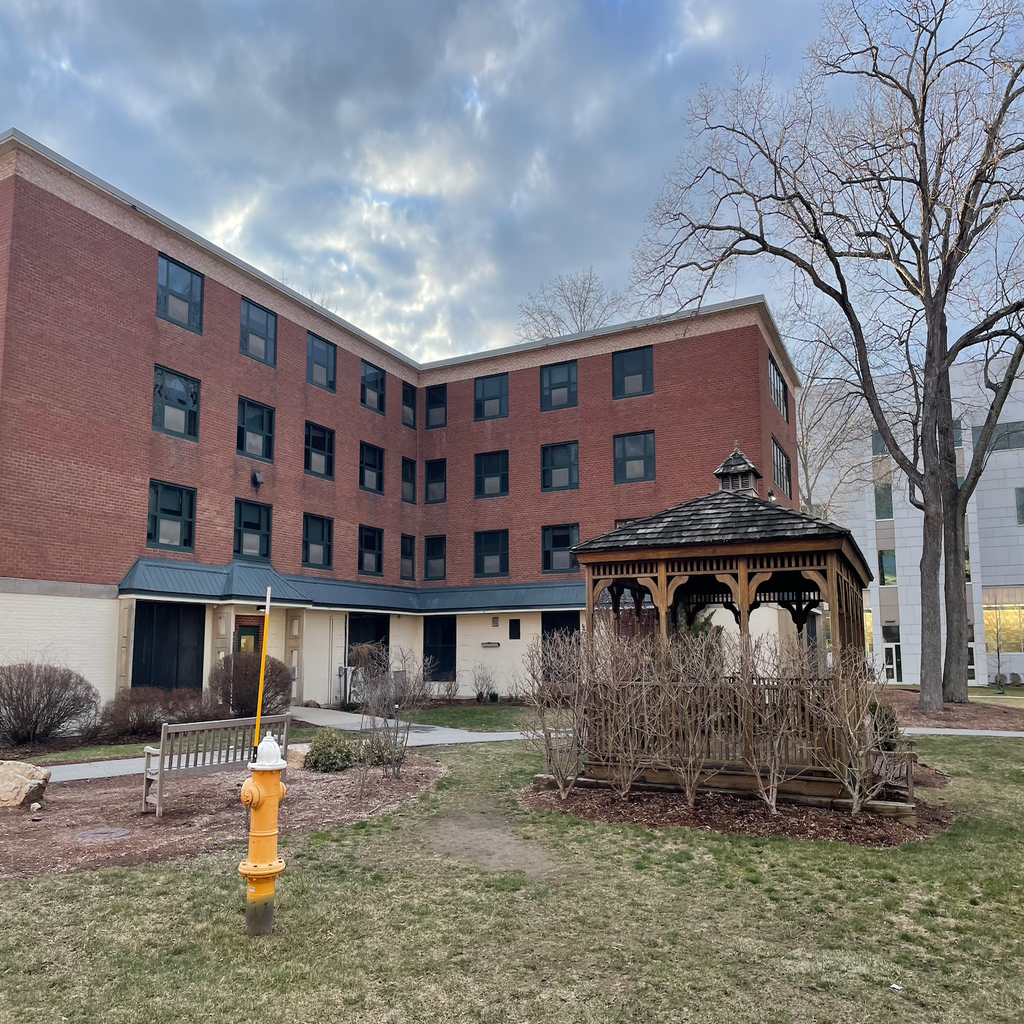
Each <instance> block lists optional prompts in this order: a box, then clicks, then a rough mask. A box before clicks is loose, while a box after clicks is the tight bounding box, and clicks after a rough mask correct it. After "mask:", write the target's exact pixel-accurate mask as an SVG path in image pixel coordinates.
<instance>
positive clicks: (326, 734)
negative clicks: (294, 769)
mask: <svg viewBox="0 0 1024 1024" xmlns="http://www.w3.org/2000/svg"><path fill="white" fill-rule="evenodd" d="M358 755H359V751H358V749H357V747H356V746H355V745H354V744H353V743H351V742H350V741H349V738H348V737H347V736H346V735H345V734H344V733H343V732H339V731H338V730H337V729H317V731H316V732H315V733H313V739H312V741H311V742H310V744H309V753H308V754H306V759H305V761H303V763H302V767H303V768H305V769H306V770H307V771H311V772H343V771H344V770H345V769H346V768H351V767H352V765H353V764H355V762H356V760H357V759H358Z"/></svg>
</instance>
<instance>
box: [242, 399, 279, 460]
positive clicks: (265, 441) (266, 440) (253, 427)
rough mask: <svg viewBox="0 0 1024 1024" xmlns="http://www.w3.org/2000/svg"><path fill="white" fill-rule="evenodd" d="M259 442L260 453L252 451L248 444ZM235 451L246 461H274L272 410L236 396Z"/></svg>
mask: <svg viewBox="0 0 1024 1024" xmlns="http://www.w3.org/2000/svg"><path fill="white" fill-rule="evenodd" d="M257 438H258V439H259V441H260V452H259V454H257V453H256V452H254V451H252V450H251V449H250V447H249V444H250V442H251V441H253V440H254V439H257ZM235 450H236V451H237V452H238V454H239V455H244V456H245V457H246V458H247V459H256V460H257V461H258V462H273V461H274V410H273V409H272V408H271V407H270V406H269V405H264V404H263V403H262V402H254V401H253V400H252V399H251V398H244V397H243V396H242V395H239V396H238V428H237V432H236V444H235Z"/></svg>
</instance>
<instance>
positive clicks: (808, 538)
mask: <svg viewBox="0 0 1024 1024" xmlns="http://www.w3.org/2000/svg"><path fill="white" fill-rule="evenodd" d="M735 455H736V453H735V452H734V453H733V456H730V458H733V457H734V456H735ZM743 461H744V463H746V464H747V465H749V463H747V460H746V459H745V458H744V460H743ZM728 462H729V460H728V459H727V460H726V462H725V463H723V466H726V465H727V464H728ZM742 471H744V472H746V471H747V470H746V469H745V468H744V469H743V470H742ZM755 472H756V470H755ZM573 550H574V552H575V554H576V558H577V560H578V561H579V562H580V564H581V565H583V567H584V568H585V570H586V574H587V628H588V630H590V629H592V628H593V616H594V607H595V605H596V603H597V600H598V598H599V597H600V595H601V592H602V591H603V590H605V589H608V590H609V591H610V593H611V597H612V609H613V616H614V620H615V622H616V625H617V623H618V607H619V598H620V597H621V595H622V593H623V592H624V591H625V590H629V591H631V592H632V593H633V595H634V601H636V600H637V597H638V596H639V597H640V599H641V600H642V598H643V591H645V590H646V591H648V592H649V593H650V594H651V598H652V600H653V602H654V605H655V608H656V609H657V611H658V615H659V619H660V626H661V633H662V636H666V637H667V636H668V626H669V618H670V616H671V617H673V618H675V616H676V613H677V610H678V606H679V605H680V604H682V605H683V607H684V609H685V610H686V615H687V621H688V622H690V621H692V615H694V614H696V611H695V609H697V610H699V609H700V608H702V607H705V606H706V605H707V604H716V603H717V604H723V605H725V606H726V607H729V608H730V609H731V610H732V611H733V613H734V614H735V615H736V618H737V620H738V621H739V625H740V630H741V631H742V632H743V633H747V632H748V630H749V615H750V612H751V611H752V610H753V609H755V608H757V607H758V606H759V605H760V604H761V603H762V602H773V603H775V604H778V605H780V606H781V607H783V608H786V609H787V610H788V611H789V612H790V614H791V615H792V617H793V620H794V622H795V623H796V625H797V629H798V630H801V631H802V630H803V627H804V624H805V623H806V621H807V616H808V615H809V613H810V611H811V609H812V608H814V607H815V606H816V605H818V604H821V603H827V604H828V607H829V617H830V623H831V631H832V638H833V643H834V644H835V645H839V644H858V645H860V646H863V645H864V616H863V589H864V588H865V587H866V586H867V585H868V583H869V582H870V581H871V579H872V574H871V570H870V568H869V567H868V564H867V561H866V559H865V558H864V555H863V553H862V552H861V550H860V548H859V547H858V546H857V542H856V541H855V540H854V539H853V535H852V534H851V532H850V531H849V530H847V529H845V528H844V527H842V526H839V525H837V524H836V523H829V522H826V521H825V520H822V519H815V518H814V517H813V516H809V515H805V514H804V513H802V512H797V511H794V510H793V509H790V508H785V507H784V506H782V505H778V504H776V503H774V502H771V501H766V500H764V499H762V498H758V497H754V496H752V495H749V494H741V493H736V492H735V491H715V492H714V493H712V494H708V495H705V496H704V497H701V498H694V499H693V500H691V501H685V502H683V503H682V504H681V505H676V506H675V507H673V508H669V509H666V510H665V511H664V512H659V513H658V514H657V515H653V516H648V517H646V518H644V519H637V520H634V521H633V522H630V523H628V524H626V525H624V526H621V527H619V528H618V529H617V530H612V531H611V532H609V533H605V534H603V535H601V536H600V537H595V538H593V539H592V540H588V541H585V542H583V543H582V544H579V545H577V546H576V547H575V548H574V549H573Z"/></svg>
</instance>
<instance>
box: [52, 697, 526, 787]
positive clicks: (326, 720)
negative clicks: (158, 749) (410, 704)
mask: <svg viewBox="0 0 1024 1024" xmlns="http://www.w3.org/2000/svg"><path fill="white" fill-rule="evenodd" d="M301 710H302V715H301V717H300V716H299V715H294V719H295V722H304V723H308V724H309V725H315V726H319V727H321V728H325V729H343V730H345V731H347V732H358V730H359V729H360V728H366V727H367V726H368V723H367V721H366V720H365V719H364V718H363V717H362V716H361V715H351V714H348V713H347V712H345V711H330V710H329V709H327V708H302V709H301ZM518 739H522V733H518V732H470V731H469V730H468V729H446V728H444V727H442V726H439V725H418V724H416V723H413V724H412V725H411V726H410V727H409V746H410V747H441V746H450V745H452V744H460V743H499V742H503V741H507V740H518ZM46 767H48V768H49V769H50V782H51V783H53V782H77V781H79V780H81V779H115V778H118V777H119V776H123V775H141V774H142V772H143V771H144V769H145V767H146V759H145V758H144V757H123V758H119V759H118V760H116V761H82V762H78V763H75V764H53V765H47V766H46Z"/></svg>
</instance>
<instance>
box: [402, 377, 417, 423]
mask: <svg viewBox="0 0 1024 1024" xmlns="http://www.w3.org/2000/svg"><path fill="white" fill-rule="evenodd" d="M402 423H403V424H405V426H407V427H412V429H413V430H415V429H416V389H415V388H414V387H413V386H412V385H411V384H407V383H406V382H405V381H404V380H403V381H402Z"/></svg>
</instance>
